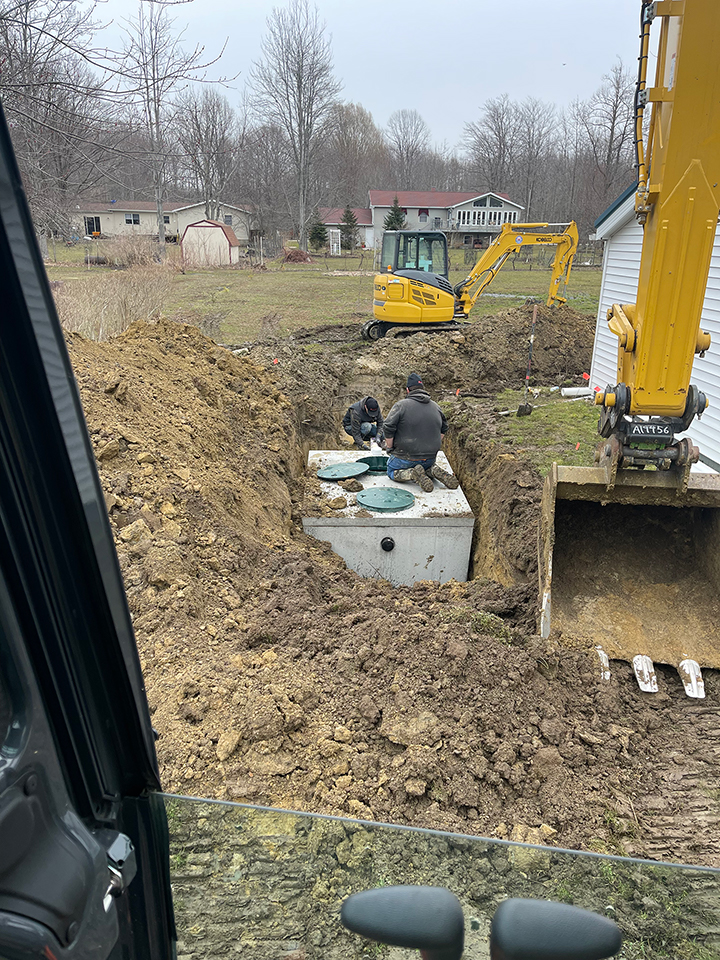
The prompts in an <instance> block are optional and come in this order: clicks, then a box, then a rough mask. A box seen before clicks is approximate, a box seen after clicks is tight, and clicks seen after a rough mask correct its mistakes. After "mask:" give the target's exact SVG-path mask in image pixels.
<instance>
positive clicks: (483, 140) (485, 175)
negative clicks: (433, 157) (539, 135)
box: [463, 94, 518, 193]
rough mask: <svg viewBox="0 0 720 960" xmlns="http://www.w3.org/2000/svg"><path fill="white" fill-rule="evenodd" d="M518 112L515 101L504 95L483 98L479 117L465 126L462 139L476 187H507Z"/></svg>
mask: <svg viewBox="0 0 720 960" xmlns="http://www.w3.org/2000/svg"><path fill="white" fill-rule="evenodd" d="M517 115H518V107H517V104H516V103H514V102H513V101H512V100H510V98H509V97H508V95H507V94H503V95H502V96H500V97H495V98H494V99H491V100H488V101H486V103H485V104H484V106H483V116H482V117H481V119H480V120H478V121H475V122H473V123H468V124H466V125H465V133H464V138H463V139H464V143H465V147H466V150H467V152H468V156H469V159H470V162H471V164H472V166H473V170H474V177H475V180H476V184H477V188H478V189H481V190H492V191H494V192H495V193H500V192H501V191H503V190H507V189H508V186H509V184H510V180H511V177H512V175H513V172H514V164H515V154H516V150H517V133H518V116H517Z"/></svg>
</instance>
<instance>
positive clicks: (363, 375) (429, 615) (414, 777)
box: [68, 308, 720, 862]
mask: <svg viewBox="0 0 720 960" xmlns="http://www.w3.org/2000/svg"><path fill="white" fill-rule="evenodd" d="M564 311H565V314H564V320H563V322H562V324H558V321H557V318H558V316H559V313H555V314H553V318H552V320H550V319H548V318H547V317H546V316H545V315H544V314H542V315H541V323H540V332H539V334H538V342H536V353H537V355H538V367H537V370H538V375H540V374H541V373H542V375H543V376H544V377H547V378H551V381H552V380H561V379H565V378H573V377H577V376H578V375H579V374H580V373H581V372H582V369H585V368H586V367H587V362H588V359H589V357H588V352H589V349H590V345H591V340H592V337H591V333H592V331H591V324H590V323H589V322H588V320H587V319H584V320H583V318H579V317H577V316H576V315H574V314H572V313H571V311H568V310H567V308H564ZM528 317H529V311H528V310H525V311H510V312H508V313H507V314H504V315H502V316H498V317H496V318H494V319H493V320H492V321H490V320H487V321H481V322H480V323H479V324H478V328H477V329H475V326H473V327H472V328H469V329H468V330H467V331H463V332H462V333H461V334H452V335H451V336H450V337H447V335H445V336H443V335H424V336H420V337H416V338H412V340H409V341H394V342H393V341H390V340H388V341H382V342H380V343H378V344H373V345H368V344H364V343H362V342H361V341H359V340H357V339H355V338H353V339H350V338H348V339H347V340H346V341H344V342H343V341H340V342H338V341H337V340H332V339H329V342H327V343H322V342H320V341H322V339H323V338H322V336H320V337H319V338H318V342H315V343H313V342H312V341H304V340H301V341H296V340H288V341H278V340H268V341H266V342H263V343H261V344H259V345H257V346H256V347H253V349H252V351H251V353H250V354H249V355H248V354H247V353H246V354H244V355H243V356H234V355H233V354H232V353H231V352H230V351H228V350H226V349H223V348H221V347H218V346H217V345H216V344H215V343H214V342H213V341H211V340H209V339H207V338H205V337H204V336H203V335H202V334H201V333H200V332H199V331H198V330H197V329H196V328H194V327H191V326H184V325H180V324H174V323H170V322H166V321H161V322H158V323H156V324H150V325H148V324H135V325H134V326H133V327H131V328H130V329H129V330H128V331H127V332H126V333H125V334H123V335H122V336H121V337H119V338H117V339H116V340H114V341H111V342H109V343H102V344H98V343H94V342H90V341H87V340H84V339H83V338H82V337H80V336H79V335H72V336H70V337H69V338H68V347H69V351H70V355H71V359H72V362H73V366H74V369H75V372H76V376H77V379H78V382H79V385H80V390H81V394H82V399H83V404H84V408H85V413H86V417H87V421H88V425H89V429H90V433H91V437H92V440H93V443H94V446H95V450H96V457H97V461H98V468H99V471H100V477H101V480H102V484H103V488H104V490H105V493H106V499H107V506H108V512H109V516H110V522H111V526H112V530H113V534H114V536H115V541H116V545H117V550H118V555H119V558H120V563H121V568H122V571H123V575H124V578H125V584H126V588H127V593H128V599H129V603H130V608H131V612H132V615H133V621H134V626H135V631H136V636H137V640H138V646H139V650H140V656H141V662H142V666H143V670H144V674H145V679H146V684H147V693H148V699H149V703H150V707H151V711H152V713H153V722H154V725H155V727H156V728H157V729H158V731H159V733H160V739H159V741H158V744H157V747H158V755H159V759H160V764H161V774H162V780H163V784H164V787H165V789H166V790H170V791H175V792H181V793H190V794H195V795H197V796H206V797H217V798H227V799H232V800H239V801H249V802H254V803H258V802H261V803H267V804H272V805H276V806H283V807H290V808H297V809H303V810H312V811H318V812H325V813H333V814H344V815H350V816H356V817H360V818H366V819H368V818H369V819H375V820H383V821H391V822H403V823H410V824H415V825H421V826H426V827H440V828H444V829H451V830H457V831H461V832H468V833H477V834H484V835H496V836H508V835H510V834H511V833H513V835H515V836H519V835H520V834H521V833H522V831H523V830H526V831H527V829H529V828H539V827H540V825H542V824H544V825H545V827H544V828H543V829H544V833H543V836H545V837H553V836H554V837H555V840H556V842H557V843H559V844H560V845H562V846H572V847H579V848H587V847H591V848H594V849H607V850H615V851H623V852H635V853H642V852H650V853H652V854H653V855H655V856H661V855H665V856H667V857H670V858H673V859H675V858H679V857H681V856H682V855H685V858H686V859H694V860H696V861H698V862H712V858H713V857H714V856H715V854H714V852H711V851H713V843H714V835H715V834H714V829H715V828H714V823H715V821H714V820H713V819H712V817H711V816H710V814H709V813H708V817H707V818H706V822H705V824H704V826H703V828H702V829H701V830H699V831H698V830H697V829H696V828H695V819H696V817H697V809H698V808H697V806H696V807H695V808H693V809H694V810H695V813H694V814H693V817H694V819H693V823H692V825H690V821H689V817H690V816H691V814H689V813H687V811H685V809H684V808H683V807H682V794H685V796H687V791H688V787H689V784H690V783H691V782H692V784H695V787H696V788H697V791H698V795H700V791H702V790H705V791H706V793H705V794H703V795H704V796H710V793H709V792H707V790H708V789H709V788H708V784H710V786H711V787H712V784H713V783H716V782H717V769H716V767H715V766H714V763H715V761H712V763H711V762H710V761H708V760H707V758H706V757H704V756H703V750H704V742H703V738H704V737H705V736H706V735H707V730H705V727H707V725H708V724H710V726H712V723H713V722H714V717H715V714H714V713H713V715H712V716H711V717H708V718H707V722H706V723H705V727H703V725H702V724H698V723H696V722H695V721H697V717H694V718H693V717H690V719H689V720H688V722H687V723H685V724H683V722H682V719H680V720H679V719H678V715H680V717H682V716H683V715H684V716H688V714H689V712H690V710H689V707H688V706H687V705H686V703H685V702H683V703H680V704H678V702H677V700H676V699H673V698H672V697H671V696H670V695H669V694H668V692H667V690H668V689H669V683H670V680H667V682H666V680H665V678H664V676H663V675H662V671H661V684H662V692H661V693H660V694H659V695H658V696H656V697H655V698H653V699H652V700H641V699H640V696H639V694H638V693H637V690H636V688H635V686H634V684H633V682H632V680H631V673H630V668H629V666H627V665H624V664H618V665H617V668H616V669H614V671H613V679H612V680H611V681H610V682H606V683H601V682H600V680H599V670H598V664H597V662H596V660H595V659H594V655H592V654H589V653H586V652H585V651H582V650H572V651H570V650H565V649H562V650H560V649H556V648H554V647H553V646H551V645H548V644H547V643H544V642H543V641H541V640H540V639H539V638H538V637H537V636H535V635H534V614H535V602H536V591H537V575H536V570H535V566H534V564H535V559H534V555H535V537H536V530H537V503H538V499H539V490H540V480H539V478H538V477H537V475H536V474H535V473H534V471H533V469H532V468H531V467H530V466H529V465H528V464H526V463H525V462H523V461H522V459H520V458H518V457H517V456H515V455H514V453H513V451H512V450H509V449H508V448H507V447H504V446H502V445H501V444H499V443H497V442H496V441H494V439H493V436H492V424H491V423H489V422H487V421H486V420H484V419H481V420H473V419H472V416H470V415H469V413H468V411H467V410H465V412H464V415H463V418H462V422H460V420H459V419H458V429H456V431H455V436H454V438H453V440H452V444H451V445H450V447H449V450H448V453H449V456H450V458H451V462H452V463H453V466H454V469H455V470H456V472H457V473H458V474H459V476H460V477H461V480H462V483H463V487H464V489H465V491H466V493H467V495H468V497H469V499H470V502H471V504H472V505H473V507H474V509H475V512H476V516H477V517H478V528H479V531H480V534H479V536H478V537H477V538H476V546H475V551H474V572H475V579H473V580H472V581H470V582H468V583H455V582H451V583H449V584H445V585H443V586H438V585H437V584H433V583H427V582H426V583H420V584H416V585H415V586H414V587H413V588H409V587H399V588H393V587H392V586H391V585H390V584H388V583H387V582H385V581H380V580H363V579H361V578H360V577H358V576H357V575H355V574H354V573H352V572H350V571H348V570H347V569H346V568H345V566H344V564H343V562H342V561H341V560H340V559H339V558H338V557H337V556H335V555H334V554H333V553H332V552H331V551H330V550H329V548H328V547H327V545H324V544H322V543H319V542H317V541H314V540H312V539H311V538H308V537H306V536H305V535H304V534H303V532H302V528H301V526H300V523H299V517H298V515H297V506H296V505H297V504H298V503H299V502H300V500H301V495H302V489H303V484H304V482H305V481H304V474H303V463H304V459H303V455H304V451H305V450H306V449H307V448H308V446H321V445H327V446H333V447H334V446H336V445H337V442H338V425H339V416H338V413H339V414H340V416H341V414H342V412H344V408H345V406H346V405H347V404H346V401H347V402H352V401H354V400H355V399H357V397H358V396H360V395H362V393H363V392H368V393H369V392H372V393H374V395H375V396H377V397H378V398H379V399H381V402H382V404H383V409H385V408H386V407H387V406H389V404H390V402H392V401H393V400H394V399H396V398H397V396H398V395H399V394H400V392H401V389H402V388H403V386H404V380H405V376H406V374H407V372H408V371H409V370H411V369H414V370H417V371H419V372H421V373H422V374H423V376H424V379H425V382H426V384H428V386H429V387H430V389H431V390H433V391H435V392H436V394H437V395H445V396H448V397H449V396H453V395H454V394H455V393H456V391H457V390H458V389H461V390H470V389H472V390H473V391H475V392H478V393H481V392H485V393H490V392H491V391H492V390H493V389H496V388H497V385H498V383H502V382H503V381H508V382H511V381H514V382H516V383H519V382H520V380H521V378H522V375H523V374H524V364H525V362H526V361H525V359H524V348H525V347H526V345H527V341H526V338H525V340H524V341H523V337H522V336H521V334H522V333H523V332H524V334H527V332H528V331H529V322H528ZM512 331H514V333H513V332H512ZM513 338H514V339H513ZM583 344H584V346H583ZM513 345H514V348H513ZM274 361H277V362H274ZM370 386H372V390H371V389H370ZM461 409H464V408H463V405H462V403H461V402H459V401H454V402H451V403H449V405H448V410H449V416H450V418H451V421H452V419H453V418H454V417H456V416H457V414H458V412H459V411H460V410H461ZM448 436H449V438H450V437H452V432H451V434H449V435H448ZM706 682H707V687H708V691H709V697H710V700H709V703H711V704H714V703H715V700H716V698H717V695H718V691H717V689H716V688H717V684H716V681H715V678H714V676H713V675H711V676H708V677H706ZM707 705H708V701H706V706H707ZM678 707H680V708H681V709H680V711H679V710H678ZM719 733H720V732H719ZM671 751H673V752H674V751H678V752H680V753H681V754H682V757H683V759H682V762H681V763H680V765H677V764H676V763H675V761H674V759H673V758H672V757H671V756H670V754H671ZM653 757H655V758H657V757H667V763H665V764H664V765H663V763H659V762H657V761H656V760H653ZM668 770H670V771H672V773H673V774H674V779H673V780H672V781H671V780H669V778H668ZM684 777H686V778H685V779H683V778H684ZM687 778H690V779H687ZM713 778H715V779H713ZM676 788H677V791H676ZM674 791H676V792H674ZM646 803H647V805H646ZM708 803H709V801H708ZM676 804H677V812H676V806H675V805H676ZM708 809H709V808H708ZM658 817H659V818H660V819H659V820H657V821H656V820H655V819H653V818H658ZM668 817H670V820H671V823H670V826H668V825H667V823H665V821H664V820H663V818H665V819H667V818H668ZM683 817H684V818H685V820H683ZM686 821H687V825H688V828H689V829H688V830H687V831H686V833H687V849H685V848H683V849H682V850H679V849H678V845H679V841H678V835H679V834H678V831H677V829H675V827H676V826H677V823H678V822H682V823H685V822H686ZM658 823H659V824H660V826H659V827H658V828H657V829H654V828H655V827H656V826H657V824H658ZM653 829H654V832H653ZM518 831H519V832H518ZM673 831H674V832H673ZM680 832H681V833H682V830H681V831H680ZM683 836H684V834H683ZM683 842H685V841H683ZM693 844H694V846H693Z"/></svg>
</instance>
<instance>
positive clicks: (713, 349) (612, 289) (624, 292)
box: [590, 186, 720, 470]
mask: <svg viewBox="0 0 720 960" xmlns="http://www.w3.org/2000/svg"><path fill="white" fill-rule="evenodd" d="M595 236H596V238H597V239H598V240H604V241H605V246H604V251H603V271H602V284H601V287H600V305H599V307H598V316H597V324H596V327H595V345H594V347H593V359H592V367H591V369H590V385H591V386H593V387H596V386H597V387H600V388H601V389H603V390H604V389H605V387H606V386H607V385H608V384H610V385H612V386H614V385H615V384H616V383H617V379H618V373H617V354H618V340H617V337H616V336H615V335H614V334H613V333H611V332H610V329H609V328H608V325H607V312H608V310H609V309H610V307H611V306H612V305H613V303H635V301H636V299H637V287H638V277H639V274H640V253H641V250H642V238H643V230H642V227H641V226H640V225H639V224H638V222H637V220H636V219H635V187H634V186H632V187H630V188H628V189H627V190H626V191H625V193H623V194H622V195H621V196H620V197H618V199H617V200H616V201H615V203H613V204H612V205H611V206H610V207H608V209H607V210H606V211H605V212H604V213H603V214H601V216H600V217H599V218H598V220H597V221H596V222H595ZM701 327H702V329H703V330H707V332H708V333H709V334H710V335H711V337H712V344H711V346H710V349H709V350H708V352H707V353H706V354H705V356H704V357H702V358H701V357H698V356H696V357H695V362H694V364H693V374H692V380H691V382H692V383H695V384H697V386H698V387H699V388H700V389H701V390H702V391H704V393H705V394H706V396H707V397H708V399H709V401H710V406H709V407H708V409H707V410H706V411H705V413H704V414H703V417H702V419H701V420H694V421H693V423H692V425H691V427H690V429H689V430H688V436H690V437H691V438H692V440H693V441H694V443H696V444H697V446H699V447H700V459H701V460H702V462H703V463H705V464H707V465H708V466H710V467H712V468H713V469H715V470H720V233H719V232H718V230H716V232H715V244H714V246H713V253H712V259H711V261H710V273H709V276H708V282H707V287H706V288H705V300H704V303H703V309H702V321H701Z"/></svg>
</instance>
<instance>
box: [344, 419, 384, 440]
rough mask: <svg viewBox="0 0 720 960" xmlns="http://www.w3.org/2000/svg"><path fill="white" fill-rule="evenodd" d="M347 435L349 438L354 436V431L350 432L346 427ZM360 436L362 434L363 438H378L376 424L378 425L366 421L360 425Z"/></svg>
mask: <svg viewBox="0 0 720 960" xmlns="http://www.w3.org/2000/svg"><path fill="white" fill-rule="evenodd" d="M345 433H346V434H347V435H348V436H349V437H351V436H352V430H350V429H349V428H348V427H345ZM360 434H361V435H362V436H363V437H376V436H377V424H376V423H370V422H369V421H367V420H364V421H363V422H362V423H361V424H360Z"/></svg>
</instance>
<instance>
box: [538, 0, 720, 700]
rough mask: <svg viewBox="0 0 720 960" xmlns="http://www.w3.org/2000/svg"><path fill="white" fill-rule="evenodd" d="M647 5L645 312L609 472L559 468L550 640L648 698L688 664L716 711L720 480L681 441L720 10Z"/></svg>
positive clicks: (544, 545) (621, 311)
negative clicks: (623, 672) (707, 670)
mask: <svg viewBox="0 0 720 960" xmlns="http://www.w3.org/2000/svg"><path fill="white" fill-rule="evenodd" d="M638 6H639V12H640V16H641V48H640V58H639V63H640V69H639V75H638V86H637V92H636V100H635V107H636V133H635V138H636V144H637V168H638V186H637V192H636V197H635V212H636V215H637V218H638V220H639V222H640V223H641V224H642V226H643V243H642V253H641V258H640V271H639V280H638V289H637V298H636V301H635V303H629V304H627V303H626V304H619V303H616V304H613V306H612V307H611V309H610V310H609V312H608V321H609V326H610V330H611V331H612V332H613V333H614V334H615V336H616V337H617V338H618V355H617V356H618V359H617V381H616V383H615V384H614V385H613V384H610V385H608V386H607V387H606V389H605V390H604V391H600V392H599V393H597V394H596V403H598V404H599V406H600V410H601V416H600V423H599V425H598V430H599V433H600V435H601V437H602V438H603V439H602V440H601V441H600V443H599V445H598V448H597V451H596V455H595V461H596V464H597V466H595V467H571V466H562V465H558V464H554V465H553V469H552V471H551V474H550V475H549V476H548V478H547V481H546V484H545V489H544V491H543V520H542V529H541V537H540V567H541V595H540V622H539V629H540V633H541V634H542V636H544V637H546V636H548V635H549V633H550V631H551V629H552V630H553V631H555V630H557V631H558V634H559V635H564V636H566V637H568V638H569V639H571V641H572V642H573V644H574V645H576V646H577V645H579V644H581V643H585V644H586V645H587V647H588V648H590V649H591V648H592V647H595V649H596V650H597V651H598V656H599V658H600V664H601V670H602V676H603V677H604V678H608V677H609V675H610V661H611V660H614V659H627V660H629V661H630V662H631V663H632V664H633V669H634V672H635V676H636V677H637V680H638V683H639V685H640V688H641V689H642V690H643V691H645V692H648V693H654V692H657V690H658V682H657V676H656V672H655V667H654V664H655V663H657V662H660V663H669V664H674V665H675V666H676V667H677V669H678V672H679V675H680V678H681V679H682V683H683V686H684V688H685V692H686V693H687V695H688V696H690V697H694V698H702V697H704V696H705V688H704V682H703V678H702V672H701V667H704V666H707V667H714V668H716V669H717V668H720V644H719V643H718V640H717V624H718V621H720V563H718V559H717V558H718V556H719V555H720V476H718V475H717V474H716V475H710V474H707V473H699V472H696V473H691V466H692V464H693V463H697V461H698V459H699V457H700V452H699V450H698V448H697V447H696V446H695V445H694V444H693V443H692V441H691V440H690V439H689V438H688V437H687V436H684V437H678V435H679V434H683V433H684V432H685V431H686V430H687V429H688V428H689V427H690V425H691V423H692V421H693V419H694V418H695V417H696V416H700V415H701V414H702V412H703V411H704V409H705V407H706V405H707V399H706V397H705V396H704V394H703V393H702V391H701V390H699V389H698V387H697V386H695V385H693V384H691V382H690V379H691V375H692V367H693V360H694V357H695V354H696V353H699V354H702V353H704V351H705V350H707V349H708V348H709V347H710V337H709V335H708V334H707V333H705V332H703V331H702V330H701V329H700V322H701V313H702V307H703V301H704V298H705V287H706V285H707V279H708V272H709V267H710V257H711V254H712V249H713V243H714V240H715V233H716V229H717V221H718V211H719V210H720V57H718V53H717V51H718V44H720V2H718V0H657V2H649V0H642V2H641V3H639V5H638ZM653 21H659V22H660V24H661V29H660V37H659V44H658V54H657V72H656V78H655V84H654V86H652V87H649V88H648V87H647V86H646V66H647V62H648V57H649V51H650V45H649V34H650V26H651V24H652V23H653ZM647 104H651V105H652V116H651V120H650V124H649V126H648V130H647V143H648V149H647V152H646V151H645V147H644V143H643V135H644V133H645V130H644V125H643V111H644V108H645V106H646V105H647Z"/></svg>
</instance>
